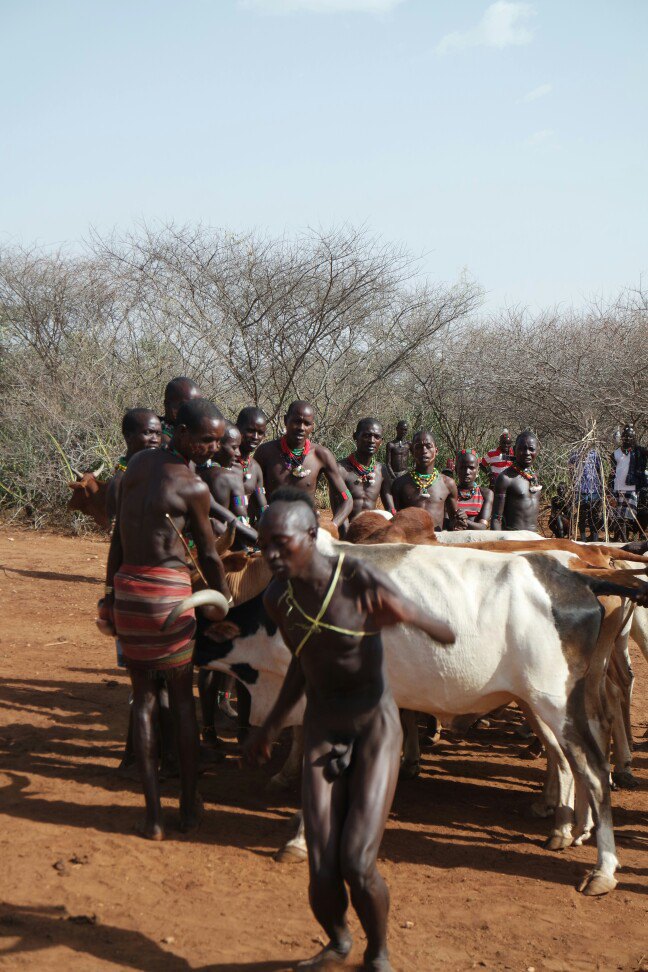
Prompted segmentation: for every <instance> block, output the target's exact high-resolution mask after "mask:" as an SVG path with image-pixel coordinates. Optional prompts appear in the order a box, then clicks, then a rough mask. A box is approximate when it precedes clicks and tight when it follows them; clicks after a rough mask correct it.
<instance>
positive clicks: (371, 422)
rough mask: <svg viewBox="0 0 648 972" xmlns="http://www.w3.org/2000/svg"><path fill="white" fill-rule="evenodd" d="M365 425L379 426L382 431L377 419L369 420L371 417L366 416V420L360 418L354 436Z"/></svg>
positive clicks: (380, 423)
mask: <svg viewBox="0 0 648 972" xmlns="http://www.w3.org/2000/svg"><path fill="white" fill-rule="evenodd" d="M365 425H379V426H380V428H381V429H382V422H379V421H378V419H375V418H371V416H370V415H368V416H367V418H361V419H360V421H359V422H358V424H357V425H356V435H358V433H359V432H360V430H361V429H363V428H364V427H365Z"/></svg>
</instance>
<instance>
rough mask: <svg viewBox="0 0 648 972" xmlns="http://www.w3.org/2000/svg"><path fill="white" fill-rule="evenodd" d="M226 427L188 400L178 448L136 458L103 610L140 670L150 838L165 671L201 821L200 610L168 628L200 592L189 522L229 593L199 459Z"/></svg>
mask: <svg viewBox="0 0 648 972" xmlns="http://www.w3.org/2000/svg"><path fill="white" fill-rule="evenodd" d="M224 431H225V422H224V419H223V416H222V415H221V413H220V412H219V410H218V409H217V408H216V406H215V405H212V404H211V402H208V401H205V400H204V399H196V400H194V401H191V402H187V403H185V404H184V405H182V406H181V408H180V409H179V411H178V414H177V418H176V427H175V430H174V433H173V438H172V439H171V442H170V444H169V449H168V450H166V449H147V450H144V451H142V452H140V453H138V455H136V456H133V458H132V459H131V460H130V462H129V464H128V468H127V470H126V472H125V473H124V477H123V479H122V482H121V486H120V489H119V497H118V500H117V519H116V522H115V529H114V531H113V536H112V541H111V544H110V552H109V554H108V567H107V571H106V591H105V597H104V598H103V600H102V601H100V602H99V616H100V619H102V621H104V622H107V623H108V625H112V626H113V628H114V631H115V632H116V634H117V637H118V638H119V639H120V641H121V645H122V650H123V653H124V661H125V663H126V666H127V667H128V669H129V673H130V677H131V682H132V686H133V719H134V727H135V732H134V736H135V739H134V742H135V753H136V755H137V761H138V764H139V768H140V773H141V775H142V784H143V788H144V799H145V801H146V818H145V822H144V826H143V828H142V831H141V832H142V834H143V836H145V837H148V838H149V839H150V840H162V838H163V837H164V829H163V826H162V814H161V808H160V785H159V778H158V766H157V752H156V749H157V746H156V738H155V732H154V724H155V715H156V707H157V694H156V676H157V675H158V674H161V675H164V676H165V677H166V679H167V687H168V691H169V698H170V703H171V712H172V714H173V717H174V721H175V729H176V740H177V744H178V755H179V762H180V784H181V796H180V829H181V830H183V831H185V832H186V831H189V830H191V829H193V828H194V827H196V826H197V825H198V822H199V811H200V801H199V799H198V798H197V794H196V784H197V778H198V723H197V721H196V710H195V705H194V698H193V663H192V655H193V637H194V629H195V619H194V617H193V614H188V615H187V614H183V615H181V616H180V617H179V618H178V619H177V621H176V622H175V623H174V624H172V625H171V627H170V628H169V629H168V630H163V625H164V622H165V621H166V619H167V617H168V615H169V612H170V611H171V609H172V608H173V607H174V605H175V604H177V603H179V602H180V601H181V600H182V599H183V598H184V597H186V596H188V595H189V594H190V593H191V579H190V574H189V569H188V567H187V565H186V562H185V561H186V550H185V545H184V543H183V541H182V540H181V538H180V536H179V533H180V532H181V531H182V530H183V528H184V527H185V526H186V525H187V524H188V525H189V526H190V528H191V533H192V535H193V538H194V541H195V545H196V550H197V554H198V560H199V563H200V567H201V569H202V572H203V574H204V575H205V578H206V580H207V583H208V584H209V586H210V587H211V588H214V589H215V590H217V591H221V592H222V593H223V594H224V595H225V597H229V590H228V587H227V580H226V578H225V572H224V570H223V565H222V563H221V560H220V558H219V556H218V554H217V552H216V548H215V544H214V533H213V530H212V528H211V524H210V522H209V490H208V488H207V486H206V485H205V483H203V482H202V481H201V480H200V479H199V478H198V477H197V476H196V474H195V472H194V468H193V465H192V464H193V463H196V464H202V463H204V462H206V461H207V460H208V459H209V458H211V456H212V455H213V454H214V453H215V451H216V449H217V448H218V444H219V442H220V439H221V436H222V435H223V432H224ZM222 614H223V612H221V614H220V616H221V617H222Z"/></svg>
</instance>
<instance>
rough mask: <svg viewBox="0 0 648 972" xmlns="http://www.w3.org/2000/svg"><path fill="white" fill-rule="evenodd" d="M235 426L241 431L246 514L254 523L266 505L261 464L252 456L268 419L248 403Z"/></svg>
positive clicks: (241, 460) (264, 430) (261, 437)
mask: <svg viewBox="0 0 648 972" xmlns="http://www.w3.org/2000/svg"><path fill="white" fill-rule="evenodd" d="M236 427H237V428H238V430H239V432H240V433H241V459H240V462H241V465H242V466H243V483H244V486H245V495H246V496H247V500H248V515H249V516H250V519H251V521H252V523H256V522H257V520H258V519H259V517H260V516H261V513H262V512H263V510H264V509H265V508H266V506H267V505H268V501H267V499H266V494H265V488H264V484H263V473H262V472H261V466H260V465H259V463H258V462H257V461H256V459H255V458H254V453H255V451H256V450H257V449H258V448H259V446H260V445H261V443H262V442H263V440H264V439H265V437H266V429H267V427H268V419H267V417H266V414H265V412H264V411H262V409H260V408H257V407H256V405H248V406H247V408H243V409H241V411H240V412H239V414H238V418H237V419H236Z"/></svg>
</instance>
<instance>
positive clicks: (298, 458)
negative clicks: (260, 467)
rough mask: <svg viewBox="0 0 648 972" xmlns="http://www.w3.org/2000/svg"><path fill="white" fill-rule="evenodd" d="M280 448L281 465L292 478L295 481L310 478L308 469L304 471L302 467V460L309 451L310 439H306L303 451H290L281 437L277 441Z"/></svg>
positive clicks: (284, 438)
mask: <svg viewBox="0 0 648 972" xmlns="http://www.w3.org/2000/svg"><path fill="white" fill-rule="evenodd" d="M279 444H280V446H281V451H282V453H283V463H284V466H285V468H286V469H288V470H290V473H291V475H292V476H294V477H295V479H303V478H304V476H310V473H311V471H310V469H304V467H303V465H302V460H303V459H305V458H306V456H307V455H308V453H309V452H310V451H311V443H310V439H306V442H305V443H304V448H303V449H291V448H290V446H289V445H288V440H287V439H286V436H285V435H282V437H281V439H280V440H279Z"/></svg>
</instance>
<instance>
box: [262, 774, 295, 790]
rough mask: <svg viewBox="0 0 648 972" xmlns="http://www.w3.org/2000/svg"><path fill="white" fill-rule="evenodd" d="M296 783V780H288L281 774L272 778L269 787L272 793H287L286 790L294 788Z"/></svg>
mask: <svg viewBox="0 0 648 972" xmlns="http://www.w3.org/2000/svg"><path fill="white" fill-rule="evenodd" d="M295 782H296V781H295V780H291V779H287V778H286V777H285V776H282V775H281V773H277V774H276V775H275V776H271V777H270V779H269V780H268V784H267V786H268V789H269V790H270V792H272V793H285V791H286V790H291V789H292V788H293V786H294V785H295Z"/></svg>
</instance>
